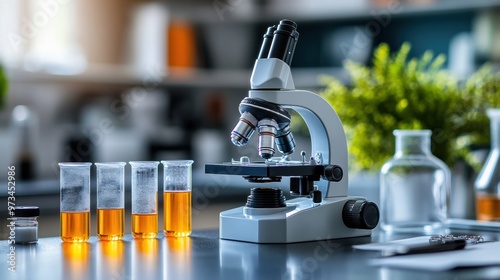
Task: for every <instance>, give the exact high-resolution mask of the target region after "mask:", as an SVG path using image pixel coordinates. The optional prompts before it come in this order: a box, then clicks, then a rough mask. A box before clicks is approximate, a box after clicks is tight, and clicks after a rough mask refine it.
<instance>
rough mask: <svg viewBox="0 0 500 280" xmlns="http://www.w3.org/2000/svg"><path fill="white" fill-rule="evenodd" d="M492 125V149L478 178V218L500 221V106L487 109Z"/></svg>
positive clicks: (476, 185) (476, 188) (475, 186)
mask: <svg viewBox="0 0 500 280" xmlns="http://www.w3.org/2000/svg"><path fill="white" fill-rule="evenodd" d="M487 114H488V117H489V118H490V126H491V150H490V153H489V154H488V158H487V159H486V162H485V163H484V166H483V168H482V169H481V172H480V173H479V175H478V176H477V178H476V181H475V183H474V188H475V190H476V219H478V220H483V221H500V108H496V109H489V110H488V111H487Z"/></svg>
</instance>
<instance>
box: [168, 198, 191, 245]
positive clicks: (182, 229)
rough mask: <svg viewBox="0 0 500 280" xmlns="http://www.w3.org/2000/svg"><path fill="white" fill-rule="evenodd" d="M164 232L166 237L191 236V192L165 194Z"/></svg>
mask: <svg viewBox="0 0 500 280" xmlns="http://www.w3.org/2000/svg"><path fill="white" fill-rule="evenodd" d="M163 203H164V206H163V209H164V210H163V211H164V213H163V214H164V215H163V231H164V233H165V235H166V236H173V237H182V236H189V235H190V234H191V191H171V192H164V193H163Z"/></svg>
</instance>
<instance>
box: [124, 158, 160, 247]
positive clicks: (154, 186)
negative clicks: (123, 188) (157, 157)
mask: <svg viewBox="0 0 500 280" xmlns="http://www.w3.org/2000/svg"><path fill="white" fill-rule="evenodd" d="M129 163H130V166H131V167H132V168H131V182H130V183H131V186H132V187H131V189H132V192H131V193H132V215H131V216H132V224H131V228H132V236H133V237H134V238H155V237H156V235H157V234H158V164H159V162H158V161H131V162H129Z"/></svg>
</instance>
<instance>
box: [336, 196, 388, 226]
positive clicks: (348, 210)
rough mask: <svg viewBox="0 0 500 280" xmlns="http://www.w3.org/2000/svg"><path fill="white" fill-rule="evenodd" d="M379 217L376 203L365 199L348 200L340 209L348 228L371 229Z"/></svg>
mask: <svg viewBox="0 0 500 280" xmlns="http://www.w3.org/2000/svg"><path fill="white" fill-rule="evenodd" d="M379 217H380V212H379V210H378V207H377V204H375V203H373V202H369V201H366V200H349V201H347V202H346V203H345V204H344V209H342V220H343V221H344V224H345V225H346V227H348V228H359V229H373V228H375V227H376V226H377V224H378V221H379Z"/></svg>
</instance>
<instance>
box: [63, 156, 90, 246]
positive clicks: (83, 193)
mask: <svg viewBox="0 0 500 280" xmlns="http://www.w3.org/2000/svg"><path fill="white" fill-rule="evenodd" d="M91 165H92V163H90V162H67V163H59V167H60V173H61V174H60V185H61V205H60V206H61V239H62V241H64V242H85V241H87V240H88V239H89V237H90V166H91Z"/></svg>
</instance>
